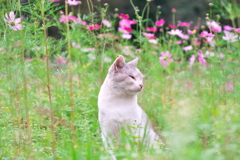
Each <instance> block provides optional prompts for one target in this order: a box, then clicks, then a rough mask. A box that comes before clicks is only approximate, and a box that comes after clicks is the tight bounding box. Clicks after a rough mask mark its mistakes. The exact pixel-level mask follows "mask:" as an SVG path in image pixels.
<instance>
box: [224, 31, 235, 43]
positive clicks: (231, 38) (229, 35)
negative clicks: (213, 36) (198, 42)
mask: <svg viewBox="0 0 240 160" xmlns="http://www.w3.org/2000/svg"><path fill="white" fill-rule="evenodd" d="M224 33H225V36H223V37H222V39H223V40H225V41H228V42H232V43H233V42H236V41H238V39H239V37H238V35H236V34H234V33H231V32H229V31H224Z"/></svg>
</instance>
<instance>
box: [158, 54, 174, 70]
mask: <svg viewBox="0 0 240 160" xmlns="http://www.w3.org/2000/svg"><path fill="white" fill-rule="evenodd" d="M171 57H172V54H171V53H169V51H166V53H164V52H161V57H159V59H158V60H159V62H160V63H161V64H162V66H163V67H166V66H168V65H169V63H170V62H173V61H174V60H173V59H172V58H171Z"/></svg>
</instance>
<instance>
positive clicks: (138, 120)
mask: <svg viewBox="0 0 240 160" xmlns="http://www.w3.org/2000/svg"><path fill="white" fill-rule="evenodd" d="M137 63H138V58H136V59H134V60H132V61H130V62H128V63H125V59H124V57H123V56H119V57H118V58H117V59H116V60H115V61H114V63H113V64H112V65H111V66H110V68H109V70H108V74H107V76H106V78H105V80H104V82H103V84H102V86H101V89H100V92H99V95H98V109H99V112H98V120H99V123H100V127H101V130H102V140H103V143H104V146H105V148H106V149H108V150H109V151H110V154H111V155H112V159H113V160H116V157H115V156H114V152H113V150H112V147H114V145H115V143H114V142H115V141H116V143H117V144H121V130H122V129H125V130H126V131H129V132H131V134H132V135H134V137H137V138H136V140H137V141H138V142H142V143H143V144H144V145H145V146H146V147H147V148H151V147H156V146H157V147H158V146H160V145H161V144H162V142H161V139H160V138H159V136H158V135H157V134H156V133H155V132H154V130H153V128H152V126H151V123H150V122H149V120H148V117H147V115H146V113H145V112H144V111H143V110H142V108H141V107H140V106H139V105H138V103H137V95H138V93H139V92H141V90H142V89H143V75H142V74H141V72H140V71H139V69H138V68H137V67H136V65H137Z"/></svg>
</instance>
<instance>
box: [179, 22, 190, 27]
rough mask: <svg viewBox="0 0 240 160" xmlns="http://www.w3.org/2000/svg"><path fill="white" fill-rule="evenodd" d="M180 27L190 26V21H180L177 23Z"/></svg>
mask: <svg viewBox="0 0 240 160" xmlns="http://www.w3.org/2000/svg"><path fill="white" fill-rule="evenodd" d="M178 25H179V26H180V27H189V26H191V23H187V22H181V23H179V24H178Z"/></svg>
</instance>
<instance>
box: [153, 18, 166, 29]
mask: <svg viewBox="0 0 240 160" xmlns="http://www.w3.org/2000/svg"><path fill="white" fill-rule="evenodd" d="M164 24H165V20H164V19H160V20H159V21H156V22H155V25H156V26H158V27H161V26H163V25H164Z"/></svg>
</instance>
